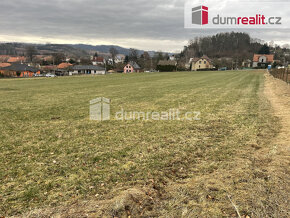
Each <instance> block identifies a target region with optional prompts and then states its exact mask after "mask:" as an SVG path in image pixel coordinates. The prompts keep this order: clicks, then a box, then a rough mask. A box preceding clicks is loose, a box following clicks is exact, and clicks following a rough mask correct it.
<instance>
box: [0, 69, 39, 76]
mask: <svg viewBox="0 0 290 218" xmlns="http://www.w3.org/2000/svg"><path fill="white" fill-rule="evenodd" d="M0 73H1V74H2V75H4V76H6V77H20V78H30V77H33V76H34V73H33V72H30V71H23V72H20V75H19V76H18V75H17V72H16V71H7V70H1V71H0ZM36 74H40V71H38V72H36Z"/></svg>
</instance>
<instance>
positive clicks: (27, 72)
mask: <svg viewBox="0 0 290 218" xmlns="http://www.w3.org/2000/svg"><path fill="white" fill-rule="evenodd" d="M0 74H1V75H2V76H4V77H21V78H24V77H33V76H34V75H35V74H40V71H39V70H38V69H36V68H34V67H30V66H28V65H26V64H20V63H12V64H9V63H6V64H5V63H4V64H3V63H2V64H1V65H0Z"/></svg>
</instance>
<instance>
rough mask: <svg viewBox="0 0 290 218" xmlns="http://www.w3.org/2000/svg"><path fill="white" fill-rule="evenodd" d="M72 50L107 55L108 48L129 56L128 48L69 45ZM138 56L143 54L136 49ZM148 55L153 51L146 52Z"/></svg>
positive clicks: (152, 53)
mask: <svg viewBox="0 0 290 218" xmlns="http://www.w3.org/2000/svg"><path fill="white" fill-rule="evenodd" d="M70 46H72V47H74V48H78V49H83V50H86V51H96V52H101V53H109V52H110V48H112V47H113V48H115V49H117V50H118V53H119V54H124V55H129V53H130V49H129V48H123V47H120V46H117V45H86V44H76V45H70ZM136 50H137V52H138V54H139V55H141V54H143V53H144V50H138V49H136ZM148 53H149V55H151V56H153V55H154V54H155V52H154V51H148Z"/></svg>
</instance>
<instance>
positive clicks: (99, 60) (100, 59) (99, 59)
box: [95, 57, 104, 62]
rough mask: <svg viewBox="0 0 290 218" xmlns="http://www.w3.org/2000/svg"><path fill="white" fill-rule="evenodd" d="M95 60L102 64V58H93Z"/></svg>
mask: <svg viewBox="0 0 290 218" xmlns="http://www.w3.org/2000/svg"><path fill="white" fill-rule="evenodd" d="M95 60H96V61H97V62H104V58H103V57H97V58H95Z"/></svg>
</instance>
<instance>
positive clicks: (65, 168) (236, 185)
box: [0, 71, 279, 217]
mask: <svg viewBox="0 0 290 218" xmlns="http://www.w3.org/2000/svg"><path fill="white" fill-rule="evenodd" d="M263 89H264V75H263V71H223V72H222V71H221V72H174V73H154V74H152V73H140V74H127V75H124V74H122V75H121V74H118V75H116V74H115V75H105V76H94V77H91V76H80V77H59V78H35V79H2V80H0V92H1V98H0V216H1V215H2V216H11V215H16V216H18V215H20V214H23V213H26V212H29V211H33V210H36V209H47V208H61V207H71V206H70V205H73V204H75V202H78V203H79V202H82V201H85V200H89V201H93V202H98V203H96V205H97V204H98V205H99V207H97V208H95V209H94V215H95V216H116V217H123V216H129V215H130V214H132V216H133V215H134V213H136V214H139V215H140V214H142V216H167V217H168V216H169V215H170V216H172V217H181V216H184V217H193V216H198V215H201V216H228V215H233V214H234V215H235V213H236V211H235V208H234V207H233V206H232V204H231V202H230V201H229V196H232V200H233V202H236V203H237V204H238V205H239V210H240V213H241V215H247V214H248V213H249V212H252V213H254V214H263V208H262V207H261V208H260V210H259V209H257V208H259V206H261V204H262V203H261V202H263V199H261V201H260V200H259V197H257V196H256V195H255V191H257V190H258V189H256V185H257V184H262V185H264V182H265V179H264V175H263V172H262V171H260V170H259V167H258V165H257V162H256V161H255V160H253V158H252V154H253V153H255V152H256V151H257V150H259V149H261V148H264V147H267V146H270V144H271V139H272V138H273V137H274V136H275V135H276V133H277V129H278V127H279V122H278V121H277V119H276V118H275V117H274V116H273V115H272V111H271V107H270V106H269V103H268V101H267V100H266V99H265V98H264V96H263ZM96 97H106V98H109V99H111V110H112V114H113V113H115V112H117V111H120V110H121V109H124V110H125V111H145V112H147V111H160V112H161V111H169V109H179V110H180V111H181V112H186V111H200V112H201V115H200V120H199V121H197V120H196V121H177V120H176V121H154V120H148V121H138V120H131V121H117V120H110V121H102V122H98V121H91V120H89V106H90V105H89V101H90V100H92V99H94V98H96ZM260 164H261V163H260ZM182 184H186V187H185V186H183V185H182ZM187 184H188V185H187ZM189 184H190V185H189ZM259 187H260V186H259ZM132 188H134V189H137V190H139V191H140V192H142V191H144V192H146V196H147V197H148V196H149V200H147V201H146V202H147V203H146V204H145V205H143V204H142V202H143V201H142V202H141V201H140V202H141V203H140V202H139V203H138V204H137V203H136V202H135V203H132V204H131V203H130V205H126V203H124V202H123V205H121V206H120V205H117V206H116V205H113V204H109V205H108V206H106V207H105V206H102V202H106V201H109V200H110V199H114V198H115V197H116V196H118V195H120V193H122V192H123V191H125V190H128V189H132ZM260 191H261V190H260ZM265 193H266V191H265ZM265 193H264V191H263V190H262V191H261V196H266V194H265ZM144 198H145V197H144ZM144 201H145V200H144ZM136 205H138V206H136ZM123 206H124V207H123ZM139 206H140V207H139ZM98 208H99V209H98ZM100 208H101V209H100ZM55 210H57V209H55ZM59 210H61V209H59ZM92 213H93V212H92ZM136 214H135V216H133V217H136V216H137V215H136ZM94 215H92V216H94ZM140 216H141V215H140Z"/></svg>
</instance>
